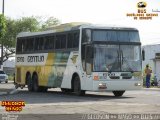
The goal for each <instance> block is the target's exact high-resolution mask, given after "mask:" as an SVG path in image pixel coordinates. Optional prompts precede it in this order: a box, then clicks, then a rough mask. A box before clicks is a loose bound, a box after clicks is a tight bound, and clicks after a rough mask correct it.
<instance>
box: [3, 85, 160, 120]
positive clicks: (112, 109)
mask: <svg viewBox="0 0 160 120" xmlns="http://www.w3.org/2000/svg"><path fill="white" fill-rule="evenodd" d="M10 88H14V86H13V84H12V83H11V82H10V83H8V84H5V83H2V84H0V92H1V91H3V92H4V91H5V89H6V90H7V89H10ZM2 100H23V101H25V103H26V106H25V107H23V110H22V111H21V112H20V113H18V114H25V115H28V114H30V115H31V118H27V117H26V118H27V119H38V118H39V119H45V118H44V117H42V115H44V116H46V117H48V118H49V116H51V118H52V119H53V117H52V115H56V114H58V115H59V116H61V118H62V120H63V119H67V115H70V114H72V117H73V119H75V117H78V115H80V116H83V115H84V114H124V113H125V114H160V88H157V89H142V90H138V91H126V92H125V94H124V95H123V96H122V97H114V96H113V94H112V93H110V92H107V93H106V92H87V94H86V95H85V96H75V95H73V94H65V93H62V92H61V91H60V89H49V91H48V92H47V93H35V92H28V91H27V88H24V89H22V90H21V89H18V90H17V91H16V92H15V93H13V94H3V95H0V101H2ZM0 113H2V114H6V113H7V112H6V111H5V108H4V107H0ZM7 114H8V113H7ZM45 114H47V115H45ZM60 114H61V115H60ZM62 114H63V115H62ZM39 115H41V117H37V116H39ZM73 115H77V116H73ZM80 116H79V117H80ZM57 117H58V116H57ZM0 118H1V117H0ZM24 118H25V117H24ZM55 118H56V117H55ZM60 120H61V119H60Z"/></svg>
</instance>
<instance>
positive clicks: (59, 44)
mask: <svg viewBox="0 0 160 120" xmlns="http://www.w3.org/2000/svg"><path fill="white" fill-rule="evenodd" d="M65 48H66V35H64V34H60V35H56V49H65Z"/></svg>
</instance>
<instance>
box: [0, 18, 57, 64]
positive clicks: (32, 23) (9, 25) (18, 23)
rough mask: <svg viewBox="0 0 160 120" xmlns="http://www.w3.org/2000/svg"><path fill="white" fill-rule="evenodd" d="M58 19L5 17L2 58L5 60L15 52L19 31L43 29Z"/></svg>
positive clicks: (53, 24) (55, 23)
mask: <svg viewBox="0 0 160 120" xmlns="http://www.w3.org/2000/svg"><path fill="white" fill-rule="evenodd" d="M59 23H60V22H59V20H58V19H56V18H54V17H50V18H48V19H47V20H46V21H43V20H41V17H34V16H31V17H22V18H20V19H11V18H8V17H7V18H6V32H5V34H4V37H3V42H4V47H5V49H4V51H3V52H4V57H3V58H4V60H3V61H6V60H7V59H8V58H9V57H11V56H12V55H13V54H14V53H15V43H16V36H17V35H18V33H20V32H36V31H42V30H45V29H46V28H47V27H49V26H55V25H57V24H59Z"/></svg>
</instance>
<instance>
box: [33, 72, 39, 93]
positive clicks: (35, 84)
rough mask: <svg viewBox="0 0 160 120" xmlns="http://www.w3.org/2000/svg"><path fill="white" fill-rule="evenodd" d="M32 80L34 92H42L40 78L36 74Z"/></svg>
mask: <svg viewBox="0 0 160 120" xmlns="http://www.w3.org/2000/svg"><path fill="white" fill-rule="evenodd" d="M32 79H33V91H34V92H40V87H39V85H38V76H37V75H36V74H34V75H33V78H32Z"/></svg>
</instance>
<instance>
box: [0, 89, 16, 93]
mask: <svg viewBox="0 0 160 120" xmlns="http://www.w3.org/2000/svg"><path fill="white" fill-rule="evenodd" d="M15 93H18V90H17V89H16V88H13V89H9V90H8V91H7V90H5V91H4V90H3V91H2V92H1V91H0V95H12V94H15Z"/></svg>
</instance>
